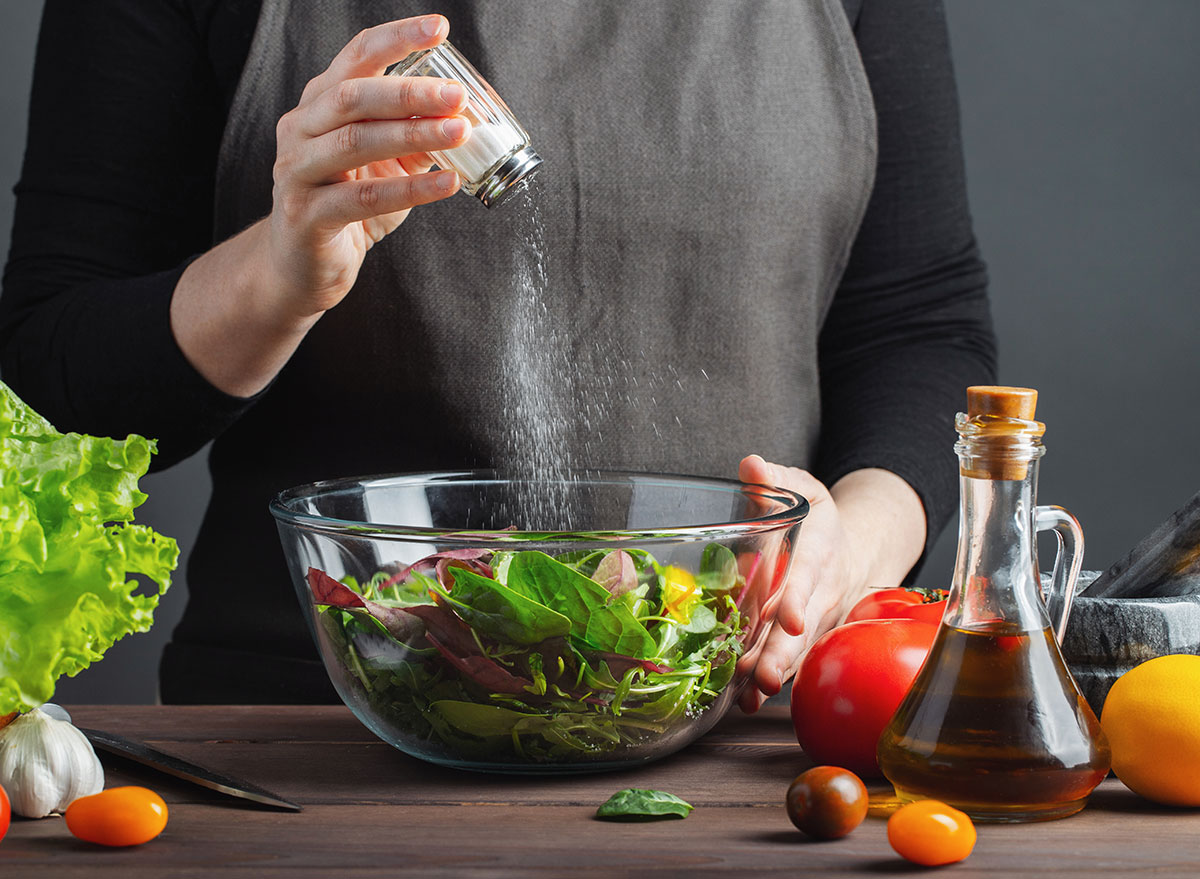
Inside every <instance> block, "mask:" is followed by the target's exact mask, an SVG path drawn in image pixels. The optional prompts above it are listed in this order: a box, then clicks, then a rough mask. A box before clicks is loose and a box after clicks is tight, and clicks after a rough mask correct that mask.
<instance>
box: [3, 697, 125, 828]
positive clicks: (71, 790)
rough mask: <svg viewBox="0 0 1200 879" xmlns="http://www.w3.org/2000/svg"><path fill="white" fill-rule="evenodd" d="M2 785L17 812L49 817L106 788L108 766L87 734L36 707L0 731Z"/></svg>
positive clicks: (31, 816) (28, 815) (27, 815)
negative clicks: (103, 764) (105, 777)
mask: <svg viewBox="0 0 1200 879" xmlns="http://www.w3.org/2000/svg"><path fill="white" fill-rule="evenodd" d="M0 785H3V786H4V789H5V790H6V791H7V792H8V797H9V799H10V800H11V801H12V810H13V812H15V813H16V814H18V815H24V816H25V817H26V818H44V817H46V816H47V815H49V814H51V813H53V812H62V811H64V810H65V809H66V808H67V806H69V805H71V803H72V801H74V800H75V799H77V798H79V797H85V796H89V795H90V794H94V793H99V792H100V791H101V790H103V789H104V768H103V767H102V766H101V765H100V760H99V758H97V757H96V752H95V751H93V750H92V743H91V742H89V741H88V740H87V738H86V737H85V736H84V734H83V733H81V732H80V731H79V730H77V729H76V728H75V727H74V726H72V725H71V724H69V723H67V722H66V721H64V720H55V719H54V718H53V717H50V716H49V715H48V714H46V713H45V712H44V711H41V710H39V709H37V708H35V709H33V710H32V711H30V712H29V713H27V714H22V715H21V716H20V717H18V718H17V719H16V720H14V721H13V722H12V723H10V724H8V725H7V726H5V727H4V728H3V729H0Z"/></svg>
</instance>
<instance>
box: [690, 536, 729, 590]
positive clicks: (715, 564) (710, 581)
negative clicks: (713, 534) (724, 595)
mask: <svg viewBox="0 0 1200 879" xmlns="http://www.w3.org/2000/svg"><path fill="white" fill-rule="evenodd" d="M737 578H738V570H737V558H736V557H735V556H734V554H733V551H732V550H731V549H730V548H729V547H727V546H723V545H722V544H720V543H710V544H709V545H708V546H706V547H704V552H703V553H702V554H701V555H700V570H699V571H697V572H696V582H697V583H699V584H700V586H701V588H702V589H704V591H705V592H726V591H728V590H730V589H732V588H733V587H734V586H736V585H737Z"/></svg>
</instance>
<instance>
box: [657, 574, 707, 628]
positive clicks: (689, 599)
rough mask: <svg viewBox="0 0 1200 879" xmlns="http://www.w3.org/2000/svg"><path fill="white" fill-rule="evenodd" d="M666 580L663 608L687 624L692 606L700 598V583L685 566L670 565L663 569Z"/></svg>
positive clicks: (690, 616)
mask: <svg viewBox="0 0 1200 879" xmlns="http://www.w3.org/2000/svg"><path fill="white" fill-rule="evenodd" d="M663 577H664V579H665V580H666V584H665V589H664V595H663V609H664V610H665V611H666V612H667V613H668V614H669V615H670V616H672V617H674V618H675V619H677V620H679V622H681V623H684V624H686V623H687V622H688V621H689V620H690V619H691V618H692V608H693V607H695V606H696V602H697V601H699V600H700V584H698V583H697V582H696V578H695V577H693V576H692V575H691V573H689V572H688V571H685V570H684V569H683V568H677V567H675V565H668V566H667V567H665V568H664V569H663Z"/></svg>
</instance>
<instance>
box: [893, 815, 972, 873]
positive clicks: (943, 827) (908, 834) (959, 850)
mask: <svg viewBox="0 0 1200 879" xmlns="http://www.w3.org/2000/svg"><path fill="white" fill-rule="evenodd" d="M887 836H888V842H890V843H891V844H892V848H894V849H895V850H896V853H897V854H898V855H900V856H901V857H903V858H906V859H908V860H910V861H912V862H913V863H914V864H921V865H922V866H925V867H937V866H940V865H942V864H953V863H956V862H958V861H961V860H963V859H964V858H966V857H967V855H969V854H970V853H971V850H972V849H973V848H975V825H974V824H973V823H971V819H970V817H969V816H968V815H967V814H966V813H965V812H960V811H959V810H958V809H955V808H954V807H953V806H947V805H946V804H945V803H943V802H940V801H938V800H917V801H916V802H915V803H909V804H908V805H906V806H901V807H900V808H899V809H897V810H896V811H895V812H894V813H893V814H892V817H891V818H889V819H888V823H887Z"/></svg>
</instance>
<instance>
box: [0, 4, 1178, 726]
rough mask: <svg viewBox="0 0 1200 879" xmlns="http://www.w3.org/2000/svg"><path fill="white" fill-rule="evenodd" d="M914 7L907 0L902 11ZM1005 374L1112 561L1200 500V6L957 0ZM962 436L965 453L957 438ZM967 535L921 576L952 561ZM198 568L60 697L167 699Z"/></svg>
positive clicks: (203, 488)
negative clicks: (164, 688) (169, 667)
mask: <svg viewBox="0 0 1200 879" xmlns="http://www.w3.org/2000/svg"><path fill="white" fill-rule="evenodd" d="M886 2H900V0H886ZM947 6H948V9H947V13H948V16H949V20H950V27H951V35H952V39H953V43H954V52H955V61H956V65H957V70H958V79H959V92H960V99H961V103H962V110H963V126H964V136H965V142H966V157H967V167H968V173H969V179H970V189H971V200H972V206H973V212H974V216H975V223H976V231H977V234H978V236H979V239H980V241H981V243H982V246H983V251H984V255H985V257H986V258H987V261H988V263H989V266H990V269H991V276H992V293H993V298H994V311H995V317H996V324H997V330H998V333H999V336H1000V344H1001V380H1002V381H1003V382H1005V383H1007V384H1022V385H1030V386H1033V387H1036V388H1038V389H1039V390H1040V392H1041V405H1040V408H1039V413H1040V417H1041V418H1042V419H1043V420H1045V421H1046V422H1047V424H1048V432H1047V436H1046V443H1047V446H1048V448H1049V453H1048V454H1047V457H1046V458H1045V460H1044V465H1043V469H1042V484H1041V499H1042V501H1043V502H1047V503H1057V504H1061V505H1063V506H1065V507H1067V508H1069V509H1071V510H1072V511H1073V512H1074V513H1075V514H1076V515H1078V516H1079V518H1080V519H1081V520H1082V522H1083V525H1084V530H1085V532H1086V534H1087V556H1086V560H1085V566H1086V567H1089V568H1096V569H1103V568H1105V567H1107V566H1108V565H1110V564H1111V563H1112V562H1113V561H1115V560H1116V559H1117V558H1119V557H1120V556H1121V555H1122V554H1123V553H1124V552H1125V551H1126V550H1127V549H1129V548H1130V547H1131V546H1132V545H1133V544H1134V543H1136V542H1137V540H1138V539H1139V538H1141V537H1142V536H1143V535H1144V534H1145V533H1146V532H1148V531H1149V530H1150V529H1151V528H1153V527H1154V526H1155V525H1156V524H1157V523H1158V522H1160V521H1161V520H1163V519H1164V518H1166V516H1167V515H1169V514H1170V513H1171V512H1172V511H1173V510H1175V509H1176V508H1178V507H1179V506H1181V505H1182V504H1183V503H1184V502H1185V501H1186V500H1187V499H1188V498H1189V497H1190V496H1191V495H1192V494H1193V493H1194V492H1196V491H1197V490H1200V391H1198V387H1200V365H1198V354H1197V348H1198V345H1197V332H1198V330H1200V242H1197V241H1196V240H1195V239H1196V236H1197V234H1198V233H1200V88H1197V83H1200V53H1198V52H1197V51H1196V48H1195V40H1196V37H1197V36H1198V35H1200V3H1197V2H1195V0H1006V2H1003V3H997V2H992V0H947ZM40 10H41V2H40V0H0V25H2V27H0V113H2V115H3V118H4V119H5V120H6V121H7V124H6V125H5V126H4V127H3V128H2V129H0V241H3V242H7V241H8V238H9V230H10V224H11V215H12V194H11V186H12V184H13V182H15V181H16V179H17V177H18V175H19V172H20V162H21V155H22V152H23V149H24V125H25V122H24V120H25V114H26V107H27V102H28V90H29V81H30V73H31V68H32V61H33V41H34V39H35V36H36V32H37V24H38V17H39V15H40ZM951 440H952V437H948V438H947V441H948V442H949V441H951ZM143 487H144V488H145V489H146V490H147V491H148V492H149V494H150V500H149V501H148V502H147V503H146V505H145V506H144V507H143V508H142V509H141V512H140V514H139V519H141V520H144V521H146V522H148V523H150V524H152V525H153V526H154V527H155V528H157V529H159V530H160V531H163V532H165V533H167V534H170V535H172V536H175V537H176V538H178V540H179V542H180V545H181V546H182V547H183V548H184V551H185V553H186V550H187V547H189V546H190V545H191V542H192V539H193V537H194V535H195V533H196V529H197V527H198V525H199V514H200V511H201V509H202V507H203V504H204V501H205V498H206V495H207V491H208V486H207V477H206V474H205V470H204V467H203V463H202V461H201V460H199V459H198V458H197V459H193V460H191V461H188V462H185V463H183V464H181V465H179V466H177V467H175V468H173V469H172V470H170V471H168V472H166V473H163V474H158V475H154V476H150V477H148V478H147V479H146V480H145V481H144V482H143ZM954 544H955V534H954V527H953V525H951V527H950V528H949V529H948V531H947V533H946V534H944V535H943V536H942V539H941V541H940V543H939V544H938V546H937V549H936V551H935V552H934V553H933V555H932V557H931V558H930V560H929V562H928V565H927V567H926V570H925V576H924V581H925V582H926V583H927V584H928V585H935V584H943V583H945V582H946V581H947V580H948V579H949V577H950V574H951V571H952V569H953V553H954ZM185 593H186V584H185V583H184V582H183V578H182V575H181V576H180V577H179V578H178V579H177V582H176V584H175V585H174V586H173V587H172V590H171V592H169V593H168V595H167V596H166V597H165V599H164V601H163V604H162V606H161V609H160V611H159V615H158V622H157V624H156V626H155V628H154V630H153V631H151V632H150V633H149V634H146V635H136V636H132V637H130V638H127V639H126V640H125V641H122V642H120V643H119V644H117V645H116V646H115V647H114V648H113V649H112V650H111V651H110V652H109V654H108V656H107V657H106V658H105V660H104V662H102V663H100V664H99V665H97V666H96V667H95V668H93V669H89V670H88V671H86V672H84V673H83V674H81V675H80V676H79V677H77V678H75V679H72V680H67V681H64V682H62V683H61V685H60V687H59V693H58V698H59V699H60V700H61V701H64V702H74V703H81V702H149V701H154V699H155V681H154V675H155V668H156V665H157V661H158V653H159V651H160V649H161V647H162V644H163V642H164V641H165V640H166V639H167V637H168V635H169V633H170V630H171V628H172V626H173V625H174V623H175V621H176V620H177V619H178V617H179V614H180V611H181V608H182V606H183V604H184V600H185V598H186V594H185Z"/></svg>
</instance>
